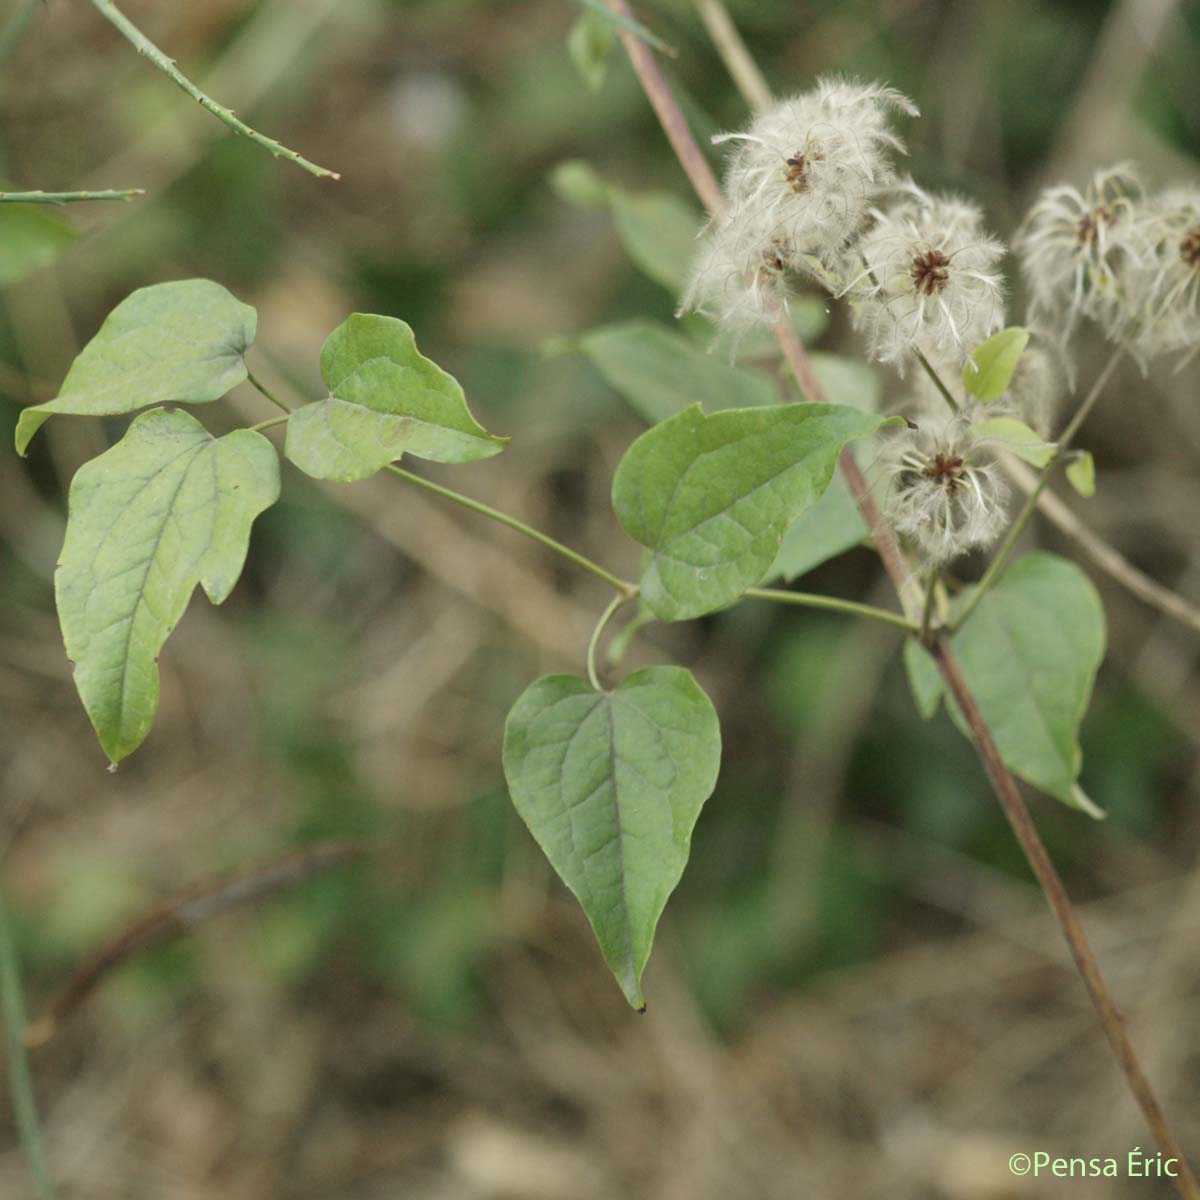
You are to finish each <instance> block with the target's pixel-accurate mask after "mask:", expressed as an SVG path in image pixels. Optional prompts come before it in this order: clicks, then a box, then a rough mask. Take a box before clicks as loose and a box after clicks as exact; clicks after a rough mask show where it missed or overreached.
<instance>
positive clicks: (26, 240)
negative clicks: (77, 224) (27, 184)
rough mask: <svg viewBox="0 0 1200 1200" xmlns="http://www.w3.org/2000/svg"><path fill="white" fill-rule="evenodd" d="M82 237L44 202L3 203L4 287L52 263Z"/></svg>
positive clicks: (0, 267) (0, 250)
mask: <svg viewBox="0 0 1200 1200" xmlns="http://www.w3.org/2000/svg"><path fill="white" fill-rule="evenodd" d="M78 237H79V235H78V234H77V233H76V232H75V230H74V229H72V228H71V226H70V225H68V224H67V223H66V222H65V221H62V220H59V218H58V217H55V216H52V215H51V214H50V213H48V212H46V211H45V209H44V207H43V206H42V205H40V204H0V287H8V285H9V284H10V283H16V282H17V281H18V280H19V279H24V278H25V276H26V275H30V274H32V273H33V272H34V271H36V270H38V269H39V268H40V267H45V266H48V265H49V264H50V263H52V262H53V261H54V260H55V259H56V258H57V257H58V256H59V255H60V254H61V253H62V252H63V251H64V250H65V249H66V248H67V247H68V246H70V245H71V244H72V243H73V242H74V241H75V240H76V239H77V238H78Z"/></svg>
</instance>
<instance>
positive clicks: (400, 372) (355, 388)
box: [284, 313, 508, 483]
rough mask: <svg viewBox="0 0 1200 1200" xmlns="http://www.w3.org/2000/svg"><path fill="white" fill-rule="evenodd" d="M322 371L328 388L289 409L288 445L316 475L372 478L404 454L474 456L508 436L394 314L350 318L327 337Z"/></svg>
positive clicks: (497, 447)
mask: <svg viewBox="0 0 1200 1200" xmlns="http://www.w3.org/2000/svg"><path fill="white" fill-rule="evenodd" d="M321 372H322V374H323V375H324V376H325V382H326V384H327V385H328V386H329V390H330V395H329V396H328V397H327V398H326V399H324V400H320V401H317V402H316V403H315V404H309V405H306V406H305V407H304V408H301V409H299V410H298V411H297V412H295V413H294V414H293V415H292V416H291V418H290V419H289V420H288V427H287V439H286V442H285V446H284V453H285V454H286V455H287V457H288V458H289V459H290V460H291V461H292V462H293V463H295V464H296V466H298V467H299V468H300V469H301V470H302V471H304V472H305V473H306V474H308V475H311V476H313V477H314V478H316V479H333V480H338V481H340V482H343V483H346V482H352V481H354V480H357V479H367V478H368V477H370V476H371V475H374V474H375V472H376V471H379V470H380V469H382V468H383V467H384V466H386V465H387V464H388V463H390V462H394V461H396V460H397V459H399V458H400V457H401V455H403V454H412V455H414V456H416V457H417V458H427V459H431V460H433V461H434V462H449V463H464V462H474V461H476V460H477V459H481V458H490V457H491V456H492V455H493V454H499V453H500V451H501V450H503V449H504V447H505V446H506V445H507V444H508V438H500V437H494V436H493V435H492V434H490V433H488V431H487V430H486V429H484V428H483V426H482V425H480V424H479V423H478V422H477V421H476V420H475V418H474V417H473V416H471V413H470V410H469V409H468V408H467V402H466V398H465V397H464V396H463V391H462V388H461V387H460V386H459V384H458V381H457V380H456V379H454V377H453V376H452V375H448V374H447V373H446V372H445V371H443V370H442V369H441V367H439V366H437V365H436V364H435V363H433V362H431V361H430V360H429V359H427V358H425V357H424V356H423V355H422V354H421V353H420V352H419V351H418V350H417V344H416V338H415V337H414V336H413V331H412V330H411V329H410V328H409V327H408V325H406V324H405V323H404V322H403V321H399V320H397V319H396V318H394V317H378V316H368V315H364V314H362V313H355V314H354V315H353V316H351V317H350V318H348V319H347V320H346V321H345V322H344V323H343V324H342V325H340V326H339V327H338V328H337V329H335V330H334V331H333V333H331V334H330V335H329V338H328V340H327V341H326V342H325V346H324V348H323V349H322V351H321Z"/></svg>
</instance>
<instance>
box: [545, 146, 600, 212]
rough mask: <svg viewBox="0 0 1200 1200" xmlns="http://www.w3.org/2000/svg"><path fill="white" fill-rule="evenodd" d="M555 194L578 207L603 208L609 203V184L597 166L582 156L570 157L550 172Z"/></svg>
mask: <svg viewBox="0 0 1200 1200" xmlns="http://www.w3.org/2000/svg"><path fill="white" fill-rule="evenodd" d="M550 186H551V187H552V188H553V189H554V192H555V194H556V195H557V196H558V197H559V198H560V199H562V200H565V201H566V202H567V203H568V204H574V205H575V206H576V207H577V208H603V207H604V206H605V205H606V204H607V203H608V184H607V183H605V182H604V180H603V179H601V178H600V176H599V174H597V172H596V169H595V167H593V166H592V164H591V163H589V162H587V161H586V160H585V159H582V158H568V159H566V160H565V161H564V162H560V163H559V164H558V165H557V166H556V167H555V168H554V169H553V170H552V171H551V172H550Z"/></svg>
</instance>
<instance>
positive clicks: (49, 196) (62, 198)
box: [0, 188, 146, 204]
mask: <svg viewBox="0 0 1200 1200" xmlns="http://www.w3.org/2000/svg"><path fill="white" fill-rule="evenodd" d="M145 194H146V193H145V191H144V190H143V189H142V188H122V189H120V190H118V191H110V192H0V204H75V203H78V202H79V201H82V200H132V199H133V198H134V196H144V195H145Z"/></svg>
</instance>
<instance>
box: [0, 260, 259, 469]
mask: <svg viewBox="0 0 1200 1200" xmlns="http://www.w3.org/2000/svg"><path fill="white" fill-rule="evenodd" d="M256 323H257V316H256V314H255V312H254V309H252V308H251V307H250V306H249V305H246V304H242V303H241V301H239V300H235V299H234V297H233V296H231V295H230V294H229V292H227V291H226V290H225V289H224V288H223V287H221V285H220V284H218V283H213V282H212V281H211V280H208V279H185V280H182V281H180V282H177V283H159V284H156V285H155V286H153V287H146V288H140V289H139V290H138V291H136V292H134V293H133V294H132V295H130V296H127V297H126V298H125V299H124V300H122V301H121V303H120V304H118V305H117V307H116V308H114V309H113V310H112V312H111V313H109V315H108V319H107V320H106V321H105V322H104V324H103V325H102V326H101V327H100V331H99V332H98V333H97V334H96V336H95V337H94V338H92V340H91V341H90V342H88V344H87V345H86V346H85V347H84V348H83V350H82V352H81V353H80V354H79V356H78V357H77V358H76V359H75V362H74V363H73V364H72V366H71V369H70V371H69V372H68V373H67V377H66V379H65V380H64V381H63V385H62V390H61V391H60V392H59V394H58V396H57V397H55V399H53V400H50V401H48V402H47V403H45V404H39V405H37V406H36V407H34V408H27V409H25V411H24V412H22V413H21V417H20V420H19V421H18V423H17V439H16V440H17V451H18V453H20V454H24V453H25V448H26V447H27V446H28V445H29V439H30V438H32V437H33V435H34V434H35V433H36V432H37V431H38V430H39V429H40V428H41V427H42V425H43V424H44V423H45V422H46V421H47V420H48V419H49V418H50V417H51V416H52V415H53V414H54V413H74V414H77V415H80V416H93V417H94V416H103V415H107V414H113V413H128V412H133V411H134V410H136V409H139V408H145V407H146V406H147V405H150V404H164V403H166V402H168V401H176V402H179V403H190V404H204V403H207V402H208V401H211V400H219V399H220V398H221V397H222V396H224V395H225V393H226V392H228V391H229V390H230V389H231V388H234V387H236V386H237V385H238V384H239V383H241V382H242V380H243V379H245V378H246V362H245V357H244V356H245V353H246V348H247V347H248V346H249V345H250V343H251V342H253V341H254V332H255V325H256Z"/></svg>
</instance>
